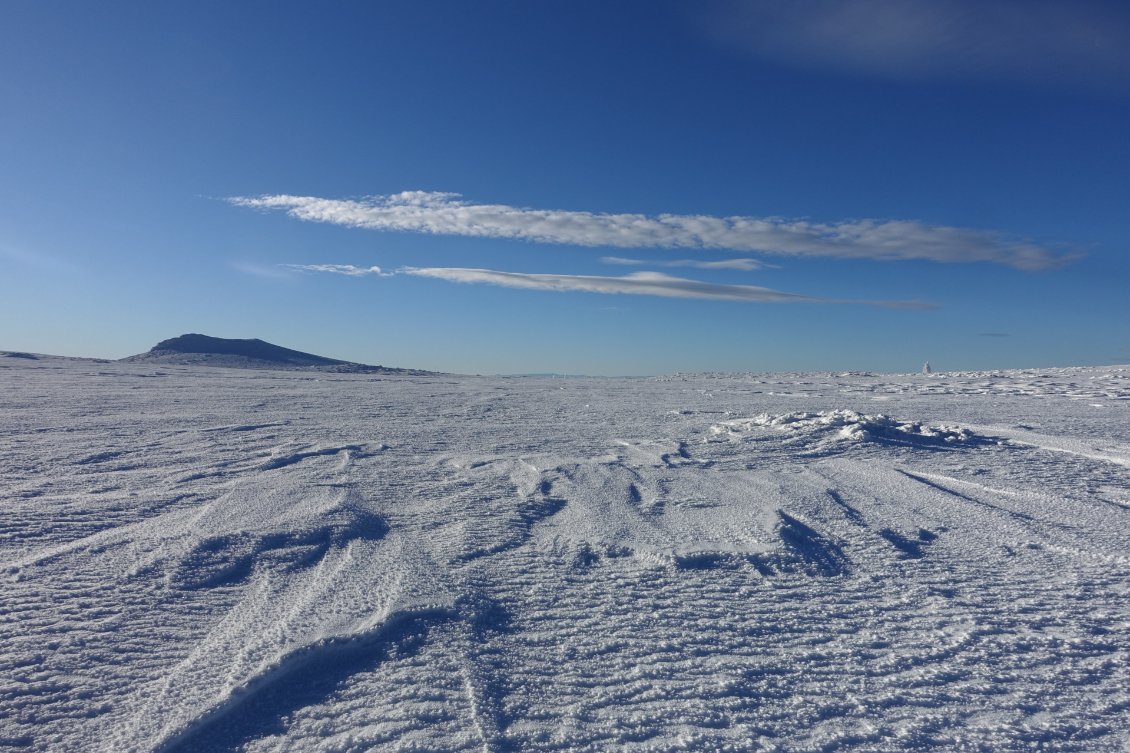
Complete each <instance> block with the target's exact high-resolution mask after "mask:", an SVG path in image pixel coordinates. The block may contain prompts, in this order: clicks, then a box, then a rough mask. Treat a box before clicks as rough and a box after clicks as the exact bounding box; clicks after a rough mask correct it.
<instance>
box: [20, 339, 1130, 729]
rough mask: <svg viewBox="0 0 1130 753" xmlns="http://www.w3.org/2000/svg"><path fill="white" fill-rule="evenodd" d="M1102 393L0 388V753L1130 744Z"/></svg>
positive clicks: (259, 385)
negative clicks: (7, 751)
mask: <svg viewBox="0 0 1130 753" xmlns="http://www.w3.org/2000/svg"><path fill="white" fill-rule="evenodd" d="M1128 400H1130V368H1120V367H1109V368H1077V369H1063V370H1039V371H1011V372H996V373H962V374H939V373H934V374H913V375H903V376H891V375H871V374H858V373H849V374H791V375H776V376H774V375H769V376H767V375H739V376H726V375H698V376H675V377H669V378H665V379H567V380H561V379H544V378H521V379H505V378H475V377H450V376H443V377H439V376H434V377H416V378H406V377H396V376H392V377H374V376H373V375H355V374H306V373H296V372H271V371H240V370H228V369H221V368H204V367H191V366H169V367H164V366H155V365H154V364H137V363H133V364H129V363H97V362H92V361H88V360H77V359H62V358H52V357H45V356H40V357H35V358H32V357H27V358H24V357H13V358H2V359H0V504H2V505H3V507H2V508H0V509H2V513H0V582H2V583H3V589H2V591H0V749H13V750H27V751H72V750H74V751H78V750H84V751H86V750H106V751H153V750H162V751H231V750H250V751H281V750H292V751H362V750H382V751H383V750H388V751H409V750H412V751H419V750H434V751H438V750H442V751H464V750H465V751H508V750H509V751H605V750H625V751H674V750H701V751H759V750H765V751H905V750H910V751H926V750H931V751H954V750H970V751H1021V750H1024V751H1029V750H1057V751H1125V750H1127V749H1128V748H1130V667H1128V661H1130V543H1128V540H1127V536H1126V533H1125V532H1126V531H1127V529H1128V525H1130V432H1128V429H1127V424H1128V420H1130V402H1128Z"/></svg>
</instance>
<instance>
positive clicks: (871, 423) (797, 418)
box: [710, 410, 983, 449]
mask: <svg viewBox="0 0 1130 753" xmlns="http://www.w3.org/2000/svg"><path fill="white" fill-rule="evenodd" d="M762 428H770V429H776V430H778V431H779V432H782V433H784V434H787V435H788V436H789V440H790V444H808V445H811V446H813V447H814V448H816V449H819V448H823V447H828V446H829V445H834V444H835V443H837V442H887V443H896V444H908V445H915V444H917V445H945V444H954V443H957V442H966V443H970V442H974V441H978V440H981V441H983V440H982V439H981V438H979V437H977V436H975V435H974V434H973V432H971V431H970V430H969V429H963V428H960V427H957V426H924V425H922V424H921V423H920V422H918V421H898V420H896V419H893V418H891V417H889V416H884V415H883V414H881V413H880V414H876V415H865V414H861V413H856V412H855V411H853V410H834V411H821V412H818V413H785V414H783V415H770V414H768V413H762V414H759V415H757V416H754V417H753V418H749V419H737V420H731V421H724V422H723V423H721V424H716V425H714V426H712V427H710V430H711V431H712V432H713V433H715V434H719V435H723V436H726V437H731V438H733V437H741V436H742V435H748V434H749V433H750V432H754V431H757V430H758V429H762Z"/></svg>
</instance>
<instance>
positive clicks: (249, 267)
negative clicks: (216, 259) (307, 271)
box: [228, 260, 292, 280]
mask: <svg viewBox="0 0 1130 753" xmlns="http://www.w3.org/2000/svg"><path fill="white" fill-rule="evenodd" d="M228 266H229V267H231V268H232V269H234V270H235V271H237V272H242V273H243V274H245V275H251V276H252V277H258V278H260V279H263V280H286V279H290V278H291V277H292V275H291V274H289V273H288V272H287V271H286V270H285V269H283V268H282V267H281V266H280V265H278V264H259V263H257V262H253V261H241V260H236V261H229V262H228Z"/></svg>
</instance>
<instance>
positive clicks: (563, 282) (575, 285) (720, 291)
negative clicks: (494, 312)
mask: <svg viewBox="0 0 1130 753" xmlns="http://www.w3.org/2000/svg"><path fill="white" fill-rule="evenodd" d="M397 272H398V273H399V274H406V275H413V276H416V277H432V278H436V279H440V280H447V281H449V282H460V283H479V284H486V285H499V286H502V287H506V288H521V289H524V290H551V291H557V292H572V291H579V292H585V293H605V294H621V295H650V296H660V297H663V298H698V299H704V300H715V301H744V302H747V303H854V304H863V305H868V306H886V307H894V308H918V309H921V308H936V306H933V305H932V304H928V303H921V302H919V301H850V300H838V299H830V298H818V297H815V296H808V295H800V294H798V293H786V292H782V291H780V290H772V289H770V288H762V287H757V286H754V285H720V284H715V283H709V282H700V281H698V280H687V279H684V278H681V277H672V276H670V275H665V274H663V273H662V272H633V273H632V274H629V275H625V276H624V277H600V276H594V275H555V274H525V273H521V272H499V271H496V270H493V269H466V268H461V267H403V268H401V269H399V270H397Z"/></svg>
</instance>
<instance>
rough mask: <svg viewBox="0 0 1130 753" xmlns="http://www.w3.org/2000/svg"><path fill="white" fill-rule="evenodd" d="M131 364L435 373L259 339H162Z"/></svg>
mask: <svg viewBox="0 0 1130 753" xmlns="http://www.w3.org/2000/svg"><path fill="white" fill-rule="evenodd" d="M121 360H122V361H126V362H129V363H147V362H148V363H162V364H180V365H191V366H222V367H227V368H234V369H287V370H303V371H328V372H337V373H352V374H403V375H409V376H419V375H426V374H434V373H436V372H432V371H421V370H420V369H396V368H390V367H387V366H370V365H368V364H363V363H353V362H352V361H339V360H338V359H336V358H326V357H325V356H316V355H314V354H312V353H303V352H302V351H300V350H291V349H290V348H284V347H282V346H281V345H274V344H272V343H269V342H265V341H263V340H259V339H252V340H238V339H231V338H225V337H209V336H208V335H199V334H188V335H181V336H180V337H174V338H172V339H169V340H162V341H161V342H159V343H157V344H156V345H154V346H153V347H152V348H150V349H149V351H148V352H146V353H139V354H137V355H136V356H129V357H127V358H123V359H121Z"/></svg>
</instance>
